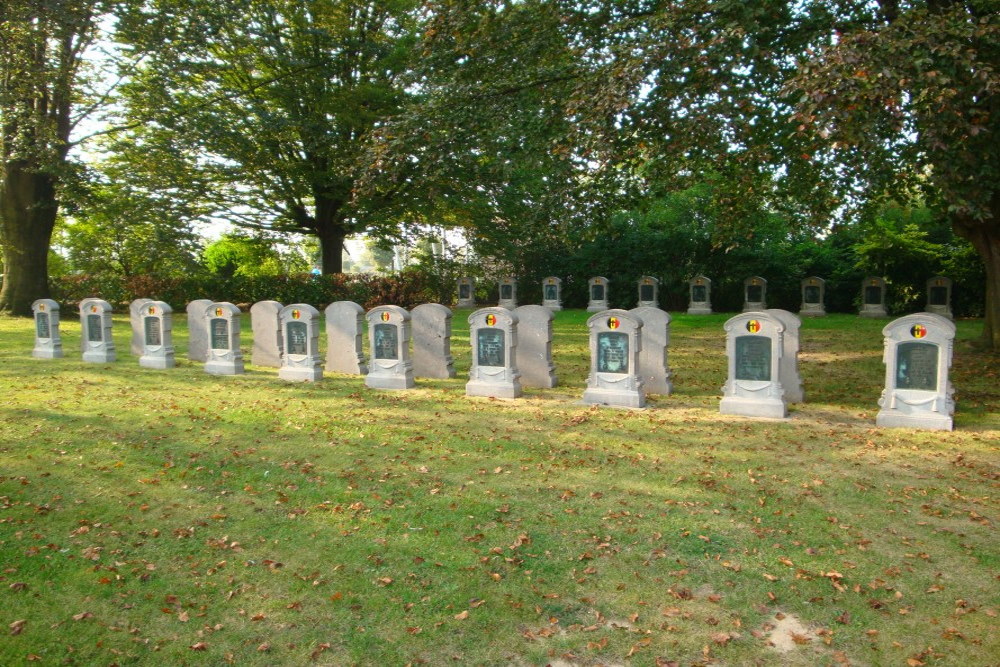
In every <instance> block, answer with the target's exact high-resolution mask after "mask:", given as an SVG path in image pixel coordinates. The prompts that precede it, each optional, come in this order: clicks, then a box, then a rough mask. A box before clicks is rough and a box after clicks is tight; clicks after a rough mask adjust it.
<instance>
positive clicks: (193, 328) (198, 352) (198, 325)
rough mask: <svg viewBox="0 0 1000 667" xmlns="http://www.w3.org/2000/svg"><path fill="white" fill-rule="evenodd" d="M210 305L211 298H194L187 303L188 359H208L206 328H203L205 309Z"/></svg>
mask: <svg viewBox="0 0 1000 667" xmlns="http://www.w3.org/2000/svg"><path fill="white" fill-rule="evenodd" d="M211 305H212V300H211V299H195V300H194V301H192V302H191V303H189V304H188V305H187V322H188V352H187V355H188V360H190V361H200V362H201V363H205V362H206V361H208V344H209V340H208V336H209V332H208V329H206V328H205V309H206V308H208V307H209V306H211Z"/></svg>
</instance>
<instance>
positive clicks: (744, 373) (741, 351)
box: [735, 336, 771, 382]
mask: <svg viewBox="0 0 1000 667" xmlns="http://www.w3.org/2000/svg"><path fill="white" fill-rule="evenodd" d="M735 366H736V373H735V375H736V379H737V380H751V381H760V382H770V381H771V339H770V338H769V337H767V336H737V337H736V361H735Z"/></svg>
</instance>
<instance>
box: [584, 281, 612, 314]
mask: <svg viewBox="0 0 1000 667" xmlns="http://www.w3.org/2000/svg"><path fill="white" fill-rule="evenodd" d="M610 285H611V282H610V281H609V280H608V279H607V278H605V277H604V276H596V277H594V278H591V279H590V280H588V281H587V294H588V295H589V297H588V298H589V301H588V302H587V312H588V313H599V312H602V311H605V310H607V309H608V287H609V286H610Z"/></svg>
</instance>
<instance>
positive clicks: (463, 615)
mask: <svg viewBox="0 0 1000 667" xmlns="http://www.w3.org/2000/svg"><path fill="white" fill-rule="evenodd" d="M468 617H469V610H468V609H466V610H465V611H463V612H462V613H461V614H455V620H456V621H464V620H465V619H467V618H468Z"/></svg>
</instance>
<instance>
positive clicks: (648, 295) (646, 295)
mask: <svg viewBox="0 0 1000 667" xmlns="http://www.w3.org/2000/svg"><path fill="white" fill-rule="evenodd" d="M636 290H637V291H638V297H639V301H638V306H636V307H637V308H645V307H649V308H659V307H660V294H659V292H660V281H659V280H657V279H656V278H654V277H653V276H642V277H641V278H639V282H638V284H637V285H636Z"/></svg>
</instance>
